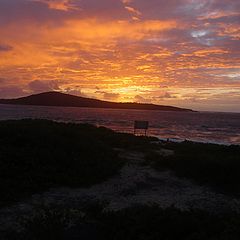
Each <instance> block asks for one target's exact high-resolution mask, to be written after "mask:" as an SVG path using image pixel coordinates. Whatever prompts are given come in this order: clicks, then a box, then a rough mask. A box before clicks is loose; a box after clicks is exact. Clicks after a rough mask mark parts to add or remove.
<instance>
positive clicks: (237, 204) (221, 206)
mask: <svg viewBox="0 0 240 240" xmlns="http://www.w3.org/2000/svg"><path fill="white" fill-rule="evenodd" d="M0 133H1V138H0V142H1V144H0V156H1V157H0V166H1V168H0V191H1V195H0V236H1V237H2V238H1V239H7V240H8V239H9V240H11V239H12V240H14V239H22V240H23V239H24V240H26V239H29V240H30V239H39V240H43V239H63V240H67V239H70V240H71V239H72V240H74V239H91V240H98V239H104V240H108V239H109V240H112V239H117V240H125V239H129V240H130V239H146V240H150V239H176V238H177V239H181V240H185V239H219V237H220V236H221V238H220V239H224V240H225V239H226V240H229V239H237V237H238V236H239V222H240V216H239V211H240V191H239V189H240V175H239V168H240V159H239V156H240V146H237V145H230V146H224V145H215V144H202V143H194V142H189V141H185V142H182V143H173V142H166V141H160V140H159V139H158V138H155V137H145V136H135V135H133V134H126V133H119V132H115V131H112V130H110V129H107V128H104V127H96V126H93V125H89V124H74V123H61V122H54V121H49V120H31V119H25V120H7V121H1V122H0ZM196 236H197V238H196ZM198 237H200V238H198Z"/></svg>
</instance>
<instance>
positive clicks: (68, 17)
mask: <svg viewBox="0 0 240 240" xmlns="http://www.w3.org/2000/svg"><path fill="white" fill-rule="evenodd" d="M0 36H1V37H0V98H16V97H21V96H26V95H30V94H35V93H40V92H46V91H61V92H64V93H69V94H73V95H79V96H84V97H91V98H98V99H102V100H109V101H117V102H139V103H155V104H163V105H174V106H179V107H186V108H192V109H195V110H200V111H228V112H240V1H239V0H208V1H207V0H167V1H166V0H0Z"/></svg>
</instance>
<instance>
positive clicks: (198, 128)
mask: <svg viewBox="0 0 240 240" xmlns="http://www.w3.org/2000/svg"><path fill="white" fill-rule="evenodd" d="M23 118H44V119H51V120H57V121H67V122H69V121H71V122H85V123H91V124H95V125H98V126H105V127H108V128H112V129H114V130H117V131H122V132H133V122H134V120H146V121H149V123H150V129H149V134H150V135H154V136H157V137H159V138H163V139H167V138H170V139H176V140H183V139H188V140H193V141H202V142H216V143H223V144H240V113H208V112H199V113H192V112H162V111H143V110H122V109H121V110H120V109H93V108H67V107H38V106H14V105H0V120H6V119H23Z"/></svg>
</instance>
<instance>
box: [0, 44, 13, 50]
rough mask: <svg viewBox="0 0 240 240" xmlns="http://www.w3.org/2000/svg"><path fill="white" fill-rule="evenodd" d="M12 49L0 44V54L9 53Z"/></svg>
mask: <svg viewBox="0 0 240 240" xmlns="http://www.w3.org/2000/svg"><path fill="white" fill-rule="evenodd" d="M12 49H13V47H12V46H9V45H6V44H1V43H0V52H1V51H2V52H7V51H11V50H12Z"/></svg>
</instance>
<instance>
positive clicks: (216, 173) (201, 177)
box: [146, 142, 240, 195]
mask: <svg viewBox="0 0 240 240" xmlns="http://www.w3.org/2000/svg"><path fill="white" fill-rule="evenodd" d="M165 147H166V148H168V149H171V150H174V154H173V155H170V156H160V155H159V154H157V153H154V152H151V153H149V154H148V155H147V156H146V162H147V163H148V164H150V165H151V166H153V167H154V168H155V169H157V170H166V169H170V170H173V171H174V172H175V173H176V175H177V176H179V177H186V178H190V179H193V180H194V181H195V182H197V183H199V184H204V185H208V186H211V187H213V188H214V189H216V190H218V191H220V192H224V193H228V194H234V195H239V194H240V174H239V172H240V147H239V146H221V145H214V144H200V143H192V142H183V143H169V144H167V145H166V146H165Z"/></svg>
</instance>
